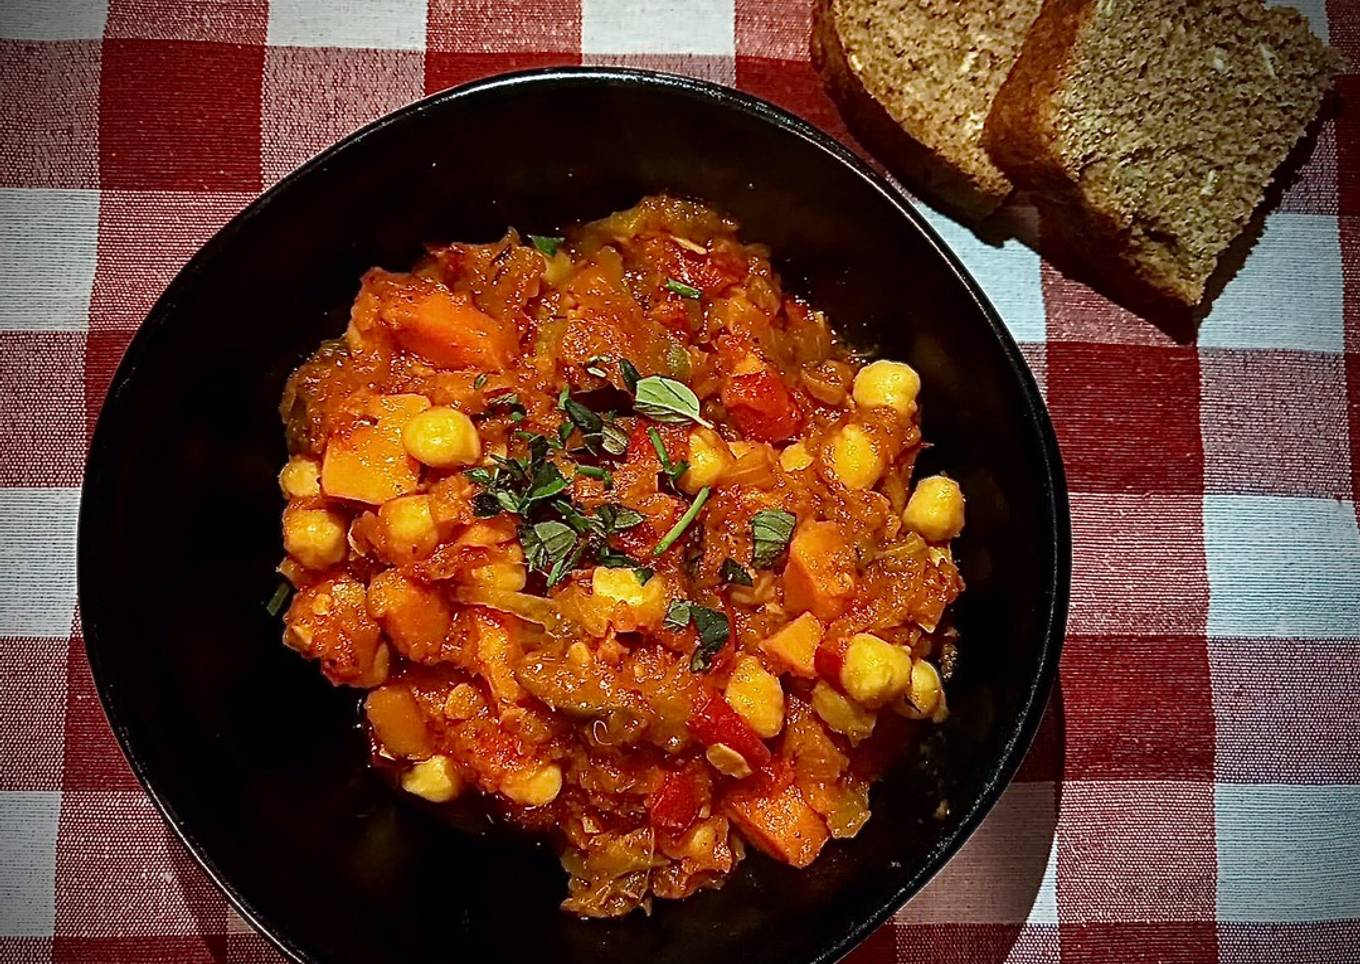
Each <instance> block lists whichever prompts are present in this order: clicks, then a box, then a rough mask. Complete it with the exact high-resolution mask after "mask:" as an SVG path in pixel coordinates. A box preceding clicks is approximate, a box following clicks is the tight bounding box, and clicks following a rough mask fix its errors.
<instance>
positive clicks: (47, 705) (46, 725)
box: [0, 443, 70, 959]
mask: <svg viewBox="0 0 1360 964" xmlns="http://www.w3.org/2000/svg"><path fill="white" fill-rule="evenodd" d="M0 444H3V443H0ZM69 645H70V644H69V642H68V641H67V640H65V639H60V638H58V637H53V636H32V637H15V636H0V686H3V687H4V691H5V692H6V693H8V694H10V695H9V696H8V697H7V698H6V699H4V700H0V791H4V790H57V789H59V788H60V787H61V762H62V752H61V751H62V738H63V734H64V729H63V725H62V722H63V721H62V713H61V708H62V707H63V706H64V705H65V704H66V651H67V649H68V647H69ZM3 958H4V955H3V954H0V959H3Z"/></svg>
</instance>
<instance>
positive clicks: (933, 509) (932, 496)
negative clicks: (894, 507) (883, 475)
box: [902, 475, 964, 542]
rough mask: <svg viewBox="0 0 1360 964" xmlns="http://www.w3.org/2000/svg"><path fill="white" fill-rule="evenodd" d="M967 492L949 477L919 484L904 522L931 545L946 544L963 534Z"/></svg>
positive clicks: (939, 476)
mask: <svg viewBox="0 0 1360 964" xmlns="http://www.w3.org/2000/svg"><path fill="white" fill-rule="evenodd" d="M963 502H964V500H963V490H962V489H960V488H959V484H958V483H957V482H955V481H954V480H953V479H951V478H949V477H948V476H945V475H932V476H930V477H928V478H924V479H922V480H921V481H920V482H917V483H916V491H914V492H912V494H911V498H910V499H908V500H907V508H906V511H904V512H903V513H902V522H903V523H904V524H905V525H906V526H907V528H909V529H913V530H915V531H916V532H919V533H920V534H921V536H922V538H924V539H926V540H927V541H929V542H944V541H945V540H947V539H953V538H954V537H955V536H957V535H958V534H959V533H960V532H962V531H963Z"/></svg>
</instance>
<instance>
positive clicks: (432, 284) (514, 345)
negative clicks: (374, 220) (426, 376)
mask: <svg viewBox="0 0 1360 964" xmlns="http://www.w3.org/2000/svg"><path fill="white" fill-rule="evenodd" d="M384 275H385V277H375V276H374V274H373V273H372V272H370V274H369V277H370V278H375V282H374V283H375V284H377V285H379V296H380V298H381V300H382V308H381V310H380V317H381V319H382V321H383V324H385V325H386V326H387V327H388V328H389V329H391V331H392V333H393V334H394V335H395V336H396V339H397V343H398V344H400V345H401V346H402V347H403V348H405V349H407V350H408V351H413V352H415V353H416V354H418V355H421V356H422V357H424V358H427V359H429V360H430V361H431V362H433V363H434V364H436V365H440V366H442V367H445V368H479V369H482V370H485V371H504V370H505V369H506V368H507V367H509V365H510V363H511V362H512V361H513V360H514V359H515V357H516V356H517V355H518V354H519V332H518V331H516V329H515V326H514V325H513V324H511V323H509V322H503V321H497V320H496V319H495V318H492V317H491V316H490V315H488V314H485V313H484V312H482V311H480V310H478V308H477V307H476V306H475V305H474V304H473V303H472V300H471V298H470V297H469V296H468V295H467V294H465V293H463V292H458V293H454V292H452V291H450V290H449V289H448V288H446V287H444V286H443V285H442V284H440V283H439V282H437V281H433V280H431V279H429V278H423V277H419V276H416V275H387V274H386V273H384ZM365 283H366V284H367V283H368V278H366V279H365Z"/></svg>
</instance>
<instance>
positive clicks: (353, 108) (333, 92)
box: [261, 47, 424, 183]
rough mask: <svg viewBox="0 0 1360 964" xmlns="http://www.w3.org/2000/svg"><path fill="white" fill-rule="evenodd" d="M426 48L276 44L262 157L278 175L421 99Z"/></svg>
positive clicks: (268, 62)
mask: <svg viewBox="0 0 1360 964" xmlns="http://www.w3.org/2000/svg"><path fill="white" fill-rule="evenodd" d="M423 82H424V64H423V62H422V58H421V55H420V53H419V52H418V51H413V50H372V49H366V48H337V47H270V48H268V49H267V52H266V54H265V65H264V93H263V98H264V100H263V106H262V108H261V139H262V145H261V153H262V158H261V164H262V166H263V174H264V179H265V181H267V182H270V183H272V182H274V181H276V180H278V179H279V178H281V177H283V176H284V175H285V174H287V173H288V172H290V171H291V170H293V168H295V167H297V166H298V165H299V164H301V163H302V162H303V161H305V160H307V159H308V158H309V157H311V156H312V155H314V154H317V153H319V152H321V151H322V150H324V149H325V148H327V147H329V146H331V144H333V143H334V142H335V141H338V140H340V139H341V138H342V137H344V136H345V135H347V134H349V133H351V132H353V131H355V130H357V129H359V128H360V127H362V126H364V125H365V124H367V123H368V122H369V121H372V120H376V119H377V118H379V117H381V116H382V115H383V114H386V113H388V112H390V111H393V110H396V109H397V108H398V107H400V106H401V105H403V104H405V103H407V102H409V101H412V100H416V99H418V98H419V97H420V96H421V95H422V93H423V86H422V85H423Z"/></svg>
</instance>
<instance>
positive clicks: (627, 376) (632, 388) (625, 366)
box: [619, 358, 642, 395]
mask: <svg viewBox="0 0 1360 964" xmlns="http://www.w3.org/2000/svg"><path fill="white" fill-rule="evenodd" d="M619 374H620V375H622V376H623V387H624V388H626V389H628V391H629V393H630V394H634V395H636V394H637V386H638V382H640V381H642V375H641V374H640V373H639V372H638V370H637V366H636V365H634V364H633V363H632V362H630V361H629V360H628V359H627V358H620V359H619Z"/></svg>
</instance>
